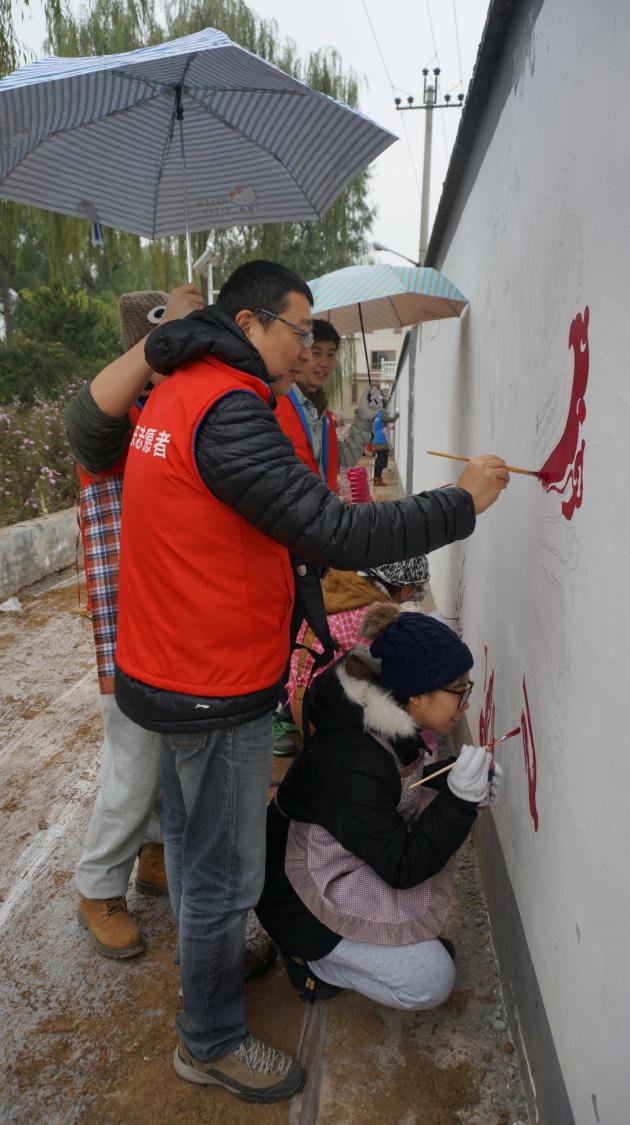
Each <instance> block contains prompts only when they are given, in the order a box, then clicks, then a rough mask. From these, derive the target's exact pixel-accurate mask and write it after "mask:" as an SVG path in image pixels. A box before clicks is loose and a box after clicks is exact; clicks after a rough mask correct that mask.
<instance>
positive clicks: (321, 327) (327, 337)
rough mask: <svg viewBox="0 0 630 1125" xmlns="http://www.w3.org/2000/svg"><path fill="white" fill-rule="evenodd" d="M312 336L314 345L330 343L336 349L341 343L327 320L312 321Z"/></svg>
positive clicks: (337, 334) (335, 330) (334, 329)
mask: <svg viewBox="0 0 630 1125" xmlns="http://www.w3.org/2000/svg"><path fill="white" fill-rule="evenodd" d="M313 336H314V337H315V343H316V344H318V343H322V344H323V343H324V342H326V343H331V344H334V345H335V347H336V348H337V349H338V348H339V345H340V343H341V336H340V335H339V333H338V332H337V329H336V328H333V326H332V324H329V322H328V321H327V320H314V321H313Z"/></svg>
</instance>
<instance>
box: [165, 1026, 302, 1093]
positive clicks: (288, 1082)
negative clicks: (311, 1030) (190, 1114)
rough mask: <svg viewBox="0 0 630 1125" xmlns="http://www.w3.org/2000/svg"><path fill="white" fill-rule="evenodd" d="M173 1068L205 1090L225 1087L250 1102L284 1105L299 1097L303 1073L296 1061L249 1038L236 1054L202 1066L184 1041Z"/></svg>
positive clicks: (180, 1043) (250, 1036) (241, 1044)
mask: <svg viewBox="0 0 630 1125" xmlns="http://www.w3.org/2000/svg"><path fill="white" fill-rule="evenodd" d="M173 1065H174V1067H175V1070H176V1072H177V1074H179V1076H180V1078H185V1079H186V1081H187V1082H198V1083H199V1084H200V1085H202V1086H223V1088H224V1089H225V1090H229V1091H230V1093H231V1094H235V1095H236V1097H237V1098H242V1099H243V1100H244V1101H247V1102H281V1101H285V1099H287V1098H292V1097H293V1095H294V1094H297V1093H299V1091H300V1090H301V1089H302V1086H303V1085H304V1077H305V1075H304V1071H303V1069H302V1067H301V1066H300V1064H299V1062H298V1061H297V1059H292V1058H291V1057H290V1056H289V1055H285V1054H284V1052H283V1051H276V1050H275V1049H274V1048H273V1047H268V1046H267V1044H266V1043H263V1042H261V1040H260V1039H254V1036H253V1035H248V1036H247V1038H246V1039H244V1040H243V1042H242V1043H239V1045H238V1047H237V1048H236V1050H235V1051H233V1052H232V1053H231V1054H230V1055H225V1056H224V1057H223V1058H222V1059H213V1061H212V1062H200V1061H199V1060H198V1059H194V1058H193V1056H192V1055H191V1053H190V1051H189V1050H188V1048H187V1047H186V1045H185V1043H182V1041H181V1039H180V1040H179V1043H178V1045H177V1047H176V1048H175V1055H174V1057H173Z"/></svg>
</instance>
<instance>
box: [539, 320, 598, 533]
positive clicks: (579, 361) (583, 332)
mask: <svg viewBox="0 0 630 1125" xmlns="http://www.w3.org/2000/svg"><path fill="white" fill-rule="evenodd" d="M588 324H589V308H588V305H587V306H586V308H585V309H584V316H582V314H581V313H578V314H577V316H576V317H575V320H573V321H572V323H571V327H570V329H569V348H572V349H573V386H572V389H571V401H570V403H569V410H568V414H567V421H566V425H565V427H564V432H563V434H562V436H561V438H560V440H559V441H558V443H557V444H556V446H555V447H554V449H553V450H552V452H551V453H550V454H549V456H548V458H547V460H546V461H545V463H544V465H543V466H542V468H541V469H539V471H538V475H539V476H540V478H541V483H542V486H543V488H544V490H545V492H557V493H559V494H560V495H561V496H562V497H564V499H563V501H562V515H563V516H564V518H565V519H567V520H570V519H571V518H572V517H573V513H574V512H575V509H576V508H580V507H581V506H582V497H583V494H584V450H585V447H586V442H585V441H584V438H582V440H581V442H580V429H581V426H582V425H583V424H584V419H585V418H586V402H585V395H586V386H587V383H588V368H589V347H588Z"/></svg>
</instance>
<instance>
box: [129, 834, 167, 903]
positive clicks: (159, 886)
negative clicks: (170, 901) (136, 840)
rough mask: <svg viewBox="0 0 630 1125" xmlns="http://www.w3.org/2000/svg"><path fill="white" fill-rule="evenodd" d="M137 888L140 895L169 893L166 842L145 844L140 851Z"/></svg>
mask: <svg viewBox="0 0 630 1125" xmlns="http://www.w3.org/2000/svg"><path fill="white" fill-rule="evenodd" d="M136 890H137V892H138V894H139V895H167V894H168V883H167V882H166V870H165V867H164V844H143V845H142V847H141V848H140V851H139V853H138V870H137V872H136Z"/></svg>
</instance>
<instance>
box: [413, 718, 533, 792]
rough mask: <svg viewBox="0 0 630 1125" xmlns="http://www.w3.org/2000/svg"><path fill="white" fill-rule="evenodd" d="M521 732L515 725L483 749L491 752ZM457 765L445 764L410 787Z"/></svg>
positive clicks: (425, 782)
mask: <svg viewBox="0 0 630 1125" xmlns="http://www.w3.org/2000/svg"><path fill="white" fill-rule="evenodd" d="M520 733H521V728H520V727H514V730H510V731H508V733H507V734H502V735H501V737H500V738H495V739H493V741H492V742H487V743H486V744H485V746H484V747H483V749H484V750H487V751H488V753H490V752H491V751H492V750H494V748H495V746H498V745H499V743H500V742H505V740H506V738H514V736H515V735H516V734H520ZM455 765H457V762H449V764H448V766H443V768H442V769H441V770H436V771H435V773H431V774H429V776H428V777H423V778H421V779H420V781H414V783H413V785H410V786H409V788H410V789H416V788H417V787H418V785H427V784H428V783H429V782H430V781H432V780H433V778H434V777H439V776H440V774H441V773H448V771H449V770H452V768H453V766H455Z"/></svg>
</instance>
